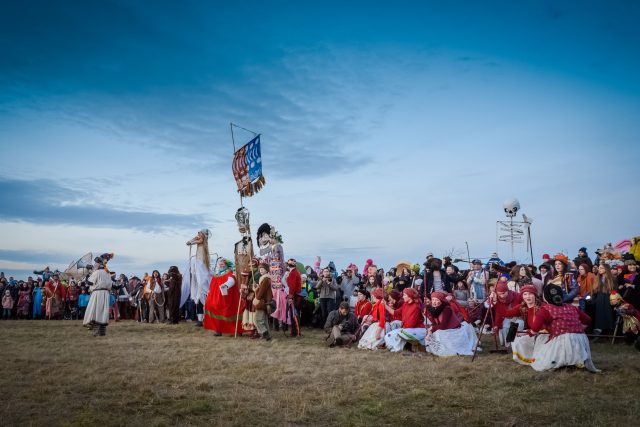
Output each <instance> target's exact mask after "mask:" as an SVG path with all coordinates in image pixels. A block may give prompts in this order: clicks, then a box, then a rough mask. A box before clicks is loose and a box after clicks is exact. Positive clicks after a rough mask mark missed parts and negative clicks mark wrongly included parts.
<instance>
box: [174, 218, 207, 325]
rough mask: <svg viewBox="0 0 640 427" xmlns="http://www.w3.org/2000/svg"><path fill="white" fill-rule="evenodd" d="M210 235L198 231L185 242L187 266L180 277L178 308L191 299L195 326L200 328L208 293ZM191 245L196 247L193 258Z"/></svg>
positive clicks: (203, 231)
mask: <svg viewBox="0 0 640 427" xmlns="http://www.w3.org/2000/svg"><path fill="white" fill-rule="evenodd" d="M210 236H211V233H210V232H209V230H207V229H202V230H200V231H198V234H197V235H196V236H195V237H194V238H193V239H191V240H189V241H188V242H187V245H188V246H189V265H188V266H187V268H186V269H185V273H184V275H183V276H182V292H181V296H180V307H182V306H183V305H184V303H185V302H186V301H187V299H188V298H191V299H192V300H193V302H194V304H195V305H196V314H197V316H198V322H197V323H196V325H198V326H202V321H203V319H204V303H205V301H206V300H207V294H208V293H209V282H210V281H211V261H210V259H209V237H210ZM193 245H195V246H196V254H195V257H192V256H191V250H192V247H193Z"/></svg>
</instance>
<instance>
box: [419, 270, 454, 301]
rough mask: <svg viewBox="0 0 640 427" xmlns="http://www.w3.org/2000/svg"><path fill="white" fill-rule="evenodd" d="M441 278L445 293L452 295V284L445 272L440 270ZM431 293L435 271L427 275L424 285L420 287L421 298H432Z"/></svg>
mask: <svg viewBox="0 0 640 427" xmlns="http://www.w3.org/2000/svg"><path fill="white" fill-rule="evenodd" d="M440 277H441V278H442V289H443V290H444V291H445V292H448V293H451V283H449V279H448V277H447V274H446V273H445V272H444V270H440ZM431 292H433V271H430V272H428V273H427V275H426V277H425V278H424V280H423V282H422V285H420V296H421V297H422V298H424V297H429V298H430V297H431Z"/></svg>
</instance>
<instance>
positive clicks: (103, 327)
mask: <svg viewBox="0 0 640 427" xmlns="http://www.w3.org/2000/svg"><path fill="white" fill-rule="evenodd" d="M99 331H100V334H99V335H100V336H101V337H104V336H105V335H107V325H100V328H99Z"/></svg>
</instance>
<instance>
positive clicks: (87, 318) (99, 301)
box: [82, 262, 113, 336]
mask: <svg viewBox="0 0 640 427" xmlns="http://www.w3.org/2000/svg"><path fill="white" fill-rule="evenodd" d="M87 282H88V283H89V291H90V292H91V296H90V297H89V304H88V305H87V308H86V310H85V313H84V320H83V321H82V324H83V325H84V326H86V327H88V328H89V329H90V330H92V329H94V327H96V326H97V328H96V330H95V332H94V336H104V335H106V333H107V325H108V324H109V295H110V292H111V287H112V286H113V280H112V279H111V275H110V274H109V273H108V272H107V271H106V270H105V262H96V268H95V270H94V271H93V273H91V276H89V279H87Z"/></svg>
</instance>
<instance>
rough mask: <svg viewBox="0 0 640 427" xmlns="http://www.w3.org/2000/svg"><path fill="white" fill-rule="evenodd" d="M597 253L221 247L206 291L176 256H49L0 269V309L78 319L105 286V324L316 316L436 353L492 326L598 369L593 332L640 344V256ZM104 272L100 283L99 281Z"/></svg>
mask: <svg viewBox="0 0 640 427" xmlns="http://www.w3.org/2000/svg"><path fill="white" fill-rule="evenodd" d="M274 253H277V252H274ZM600 255H601V254H598V257H596V259H595V260H593V261H592V260H591V258H590V257H589V256H588V254H587V250H586V248H580V250H579V251H578V255H577V256H576V257H575V258H574V259H573V260H569V258H568V257H567V256H566V255H563V254H557V255H555V256H553V257H550V256H548V255H545V256H544V257H543V259H542V261H541V263H540V264H539V265H537V266H536V265H532V264H527V265H525V264H516V263H515V262H511V263H506V264H505V263H504V262H503V261H502V260H500V259H499V258H498V256H497V254H493V256H492V257H491V259H489V260H488V261H485V262H482V261H480V260H478V259H474V260H469V261H468V262H464V263H462V265H464V266H466V267H467V268H459V267H458V266H457V265H456V264H460V263H461V262H460V260H456V264H454V263H453V262H452V260H451V259H450V258H448V257H444V258H442V259H440V258H436V257H434V256H433V254H428V255H427V257H426V260H425V261H424V263H423V264H422V265H420V264H413V265H409V264H407V263H401V264H400V265H398V266H396V267H392V268H390V269H389V270H388V271H386V272H385V271H384V270H383V269H381V268H378V267H377V266H376V265H375V264H374V263H373V261H372V260H367V262H366V264H365V266H364V268H363V270H362V271H360V270H359V269H358V267H357V266H356V265H355V264H350V265H348V266H347V267H346V268H344V269H343V270H340V271H339V270H338V269H337V268H336V267H335V265H334V263H333V262H330V263H329V264H328V265H327V266H326V267H324V268H320V262H319V260H317V261H316V263H315V264H314V265H313V266H311V265H309V266H306V268H301V266H300V263H298V262H297V261H296V260H294V259H289V260H288V261H287V262H286V264H284V263H283V264H284V269H283V270H282V271H279V270H277V271H276V272H275V273H274V269H273V265H269V263H266V262H260V260H259V259H257V258H256V259H254V260H252V268H251V271H246V270H243V271H237V270H234V265H233V263H232V262H230V261H227V260H225V259H223V258H219V259H218V260H217V261H216V265H215V268H214V272H213V274H212V276H211V277H208V278H207V280H208V281H209V280H210V288H211V290H212V291H211V292H205V294H208V296H207V297H206V298H205V297H203V298H201V299H200V298H195V299H194V298H192V297H193V296H197V295H198V292H197V291H191V292H190V291H189V289H190V286H192V283H191V281H193V280H194V273H193V272H192V271H190V272H188V273H187V276H190V277H189V280H187V277H184V276H183V274H184V272H183V273H181V272H180V271H179V269H178V268H177V267H175V266H173V267H171V268H169V270H168V271H167V272H166V273H161V272H160V271H157V270H154V271H153V272H152V273H151V274H147V273H145V274H144V275H142V277H139V276H131V277H127V276H126V275H125V274H120V275H116V273H114V272H108V270H107V269H106V268H105V265H106V263H102V264H100V266H99V270H98V271H99V272H102V274H104V275H103V276H100V277H98V276H96V275H95V273H96V272H94V274H93V275H89V274H87V275H86V276H85V277H83V278H81V279H80V280H76V279H74V278H73V277H71V278H63V276H62V275H61V274H60V273H59V272H51V271H50V270H49V268H45V269H44V270H43V271H34V275H35V276H36V278H35V279H34V278H33V277H28V278H27V279H26V280H16V279H14V278H13V277H9V278H6V277H5V275H4V273H0V294H2V296H3V297H2V308H3V316H2V317H3V319H48V320H55V319H82V318H85V317H87V316H88V315H85V312H86V311H87V307H88V306H90V294H95V293H96V291H97V290H104V291H107V292H106V293H104V294H101V295H103V296H102V297H101V298H103V299H104V302H100V303H99V304H104V305H105V307H106V306H108V314H107V315H106V318H105V319H103V320H102V321H99V322H97V323H96V324H97V325H106V323H108V322H109V321H110V320H112V321H115V322H118V321H120V320H122V319H127V320H133V321H137V322H145V323H163V322H164V323H174V324H175V323H179V322H181V321H187V322H193V323H194V324H196V325H198V326H202V325H203V324H204V326H205V328H207V329H211V330H213V331H214V332H215V334H216V335H222V334H235V335H245V336H251V337H253V338H258V339H266V340H270V339H271V338H272V336H273V333H274V332H276V331H283V332H284V334H286V335H290V336H299V335H301V334H302V333H303V331H302V327H309V328H314V327H315V328H322V329H324V330H325V331H326V333H327V337H326V344H327V345H328V346H330V347H335V346H347V347H350V346H352V345H356V346H357V348H359V349H368V350H382V349H386V350H389V351H392V352H400V351H403V350H404V351H406V352H408V353H411V354H421V353H423V352H425V351H426V352H428V353H432V354H435V355H438V356H449V355H472V354H474V353H475V352H476V351H482V347H481V346H480V345H479V342H478V337H479V336H480V334H493V335H494V336H495V343H496V346H497V347H501V348H510V349H511V352H512V355H513V359H514V360H515V361H517V362H518V363H522V364H526V365H530V366H532V367H533V368H534V369H536V370H546V369H552V368H557V367H560V366H567V365H576V366H579V367H586V368H587V369H589V370H591V371H596V368H595V366H594V365H593V362H592V361H591V356H590V341H589V339H588V338H587V335H586V334H589V335H590V336H591V337H592V339H593V340H597V339H599V337H601V336H617V337H619V338H620V341H621V342H626V343H628V344H634V343H635V346H636V348H637V349H638V350H640V340H639V339H638V332H639V329H640V312H639V310H640V275H638V273H637V264H636V260H635V258H634V257H633V255H632V254H624V257H622V258H621V259H619V260H616V261H615V262H612V260H610V259H607V258H603V257H601V256H600ZM105 270H106V272H105ZM248 276H251V279H252V280H246V279H247V277H248ZM105 278H107V279H108V280H107V279H105ZM243 279H244V280H243ZM105 280H107V281H105ZM96 282H99V283H102V284H101V285H100V286H99V287H98V288H97V287H96ZM105 283H107V284H106V285H105ZM185 283H186V285H185ZM236 284H237V285H238V286H234V285H236ZM214 288H215V289H214ZM185 292H186V294H187V295H186V298H185ZM234 293H235V294H234ZM230 295H236V296H235V299H233V304H229V303H225V302H224V301H226V300H227V298H228V297H229V296H230ZM229 301H230V300H229ZM236 301H237V304H236ZM225 304H226V305H225ZM198 307H201V310H200V311H198ZM220 310H222V311H220ZM200 312H202V313H203V314H202V315H200V316H199V313H200ZM92 316H93V314H92ZM103 316H104V315H103ZM92 319H93V320H91V322H89V323H90V324H91V325H92V324H94V323H93V322H94V320H95V317H94V318H92ZM96 335H104V331H103V330H99V331H98V332H96Z"/></svg>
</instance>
